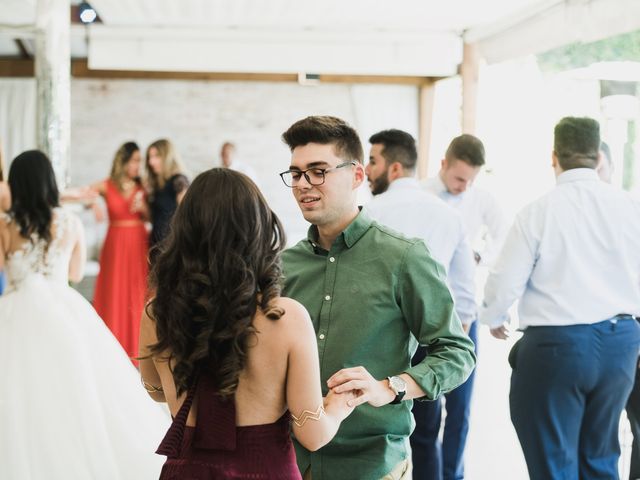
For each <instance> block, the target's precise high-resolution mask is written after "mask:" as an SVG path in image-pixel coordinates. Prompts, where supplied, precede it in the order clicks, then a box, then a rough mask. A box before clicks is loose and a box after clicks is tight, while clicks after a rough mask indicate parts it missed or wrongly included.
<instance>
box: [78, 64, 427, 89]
mask: <svg viewBox="0 0 640 480" xmlns="http://www.w3.org/2000/svg"><path fill="white" fill-rule="evenodd" d="M71 74H72V75H73V76H74V77H77V78H123V79H125V78H130V79H156V80H157V79H165V80H212V81H239V82H242V81H257V82H297V81H298V74H297V73H233V72H151V71H142V70H91V69H90V68H89V66H88V64H87V61H86V60H74V61H73V62H72V64H71ZM319 81H320V83H387V84H395V85H426V84H429V83H431V82H432V81H433V80H432V79H431V78H428V77H405V76H400V75H397V76H388V75H385V76H383V75H325V74H321V75H320V78H319Z"/></svg>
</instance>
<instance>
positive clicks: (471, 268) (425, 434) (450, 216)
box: [365, 130, 476, 480]
mask: <svg viewBox="0 0 640 480" xmlns="http://www.w3.org/2000/svg"><path fill="white" fill-rule="evenodd" d="M369 142H370V143H371V150H370V153H369V163H368V165H367V168H366V170H365V172H366V174H367V178H368V180H369V186H370V188H371V192H372V193H373V195H374V196H375V197H374V198H373V200H372V201H371V202H369V204H368V205H367V206H366V207H365V210H366V211H367V213H368V214H369V215H370V216H371V217H372V218H373V219H374V220H376V221H378V223H381V224H383V225H387V226H389V227H391V228H393V229H394V230H397V231H398V232H400V233H402V234H404V235H406V236H408V237H416V238H421V239H423V240H424V242H425V244H426V245H427V247H428V248H429V250H430V252H431V254H432V255H433V257H434V258H435V259H436V260H437V261H438V262H439V263H441V264H442V266H443V267H444V268H445V270H446V271H447V280H448V282H449V287H450V288H451V291H452V294H453V298H454V300H455V305H456V313H457V314H458V316H459V317H460V320H461V322H462V324H463V327H464V328H465V331H468V330H469V327H470V325H471V323H472V322H473V321H474V320H475V318H476V304H475V295H474V291H475V286H474V272H475V263H474V258H473V251H472V250H471V247H470V245H469V242H468V240H467V236H466V231H465V228H464V224H463V222H462V217H461V216H460V214H459V213H458V212H457V211H456V210H455V209H454V208H452V207H450V206H448V205H447V204H446V203H445V202H443V201H442V200H440V199H439V198H437V197H435V196H434V195H431V194H430V193H428V192H425V191H424V189H422V187H421V186H420V182H419V181H418V180H417V179H416V178H415V167H416V162H417V157H418V156H417V151H416V144H415V140H414V139H413V137H412V136H411V135H409V134H408V133H406V132H403V131H401V130H385V131H382V132H379V133H376V134H375V135H373V136H372V137H371V138H370V139H369ZM425 355H428V347H424V346H422V347H420V348H419V349H418V352H417V353H416V356H415V357H414V362H416V363H417V362H420V361H421V360H422V359H423V358H424V357H425ZM472 375H473V374H472ZM454 392H456V391H455V390H454V391H453V392H450V393H448V394H446V398H447V421H448V422H451V418H453V417H452V416H450V415H449V407H450V406H451V405H450V402H449V398H450V396H451V395H454V394H455V393H454ZM413 414H414V417H415V420H416V429H415V430H414V432H413V434H412V435H411V450H412V457H413V458H412V461H413V478H414V479H421V480H422V479H433V480H438V479H442V478H443V477H442V460H441V455H440V450H441V447H440V445H439V443H440V441H439V439H438V432H439V430H440V424H441V422H442V406H441V401H440V400H436V401H434V402H427V401H424V402H422V401H419V402H414V406H413ZM462 448H464V446H463V447H462Z"/></svg>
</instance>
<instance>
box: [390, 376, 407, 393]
mask: <svg viewBox="0 0 640 480" xmlns="http://www.w3.org/2000/svg"><path fill="white" fill-rule="evenodd" d="M389 383H390V384H391V387H392V388H393V389H394V390H395V391H396V392H404V391H405V390H406V389H407V382H405V381H404V380H403V379H401V378H400V377H389Z"/></svg>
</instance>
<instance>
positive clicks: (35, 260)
mask: <svg viewBox="0 0 640 480" xmlns="http://www.w3.org/2000/svg"><path fill="white" fill-rule="evenodd" d="M53 212H54V214H53V228H52V231H53V234H54V235H53V238H52V239H51V243H50V244H49V247H48V248H47V245H46V242H45V241H44V240H43V239H41V238H38V236H37V235H36V234H34V235H32V236H31V239H30V240H28V241H25V242H24V243H23V244H22V246H21V247H20V248H19V249H18V250H15V251H13V252H11V253H9V255H8V256H7V258H6V262H5V270H6V274H7V292H10V291H12V290H16V289H18V288H20V285H21V284H22V283H23V282H24V281H26V280H27V279H28V278H29V277H31V276H33V275H40V276H44V277H45V278H46V279H48V280H50V281H55V282H60V283H63V284H66V283H67V282H68V280H69V261H70V259H71V252H72V250H73V242H71V241H70V237H72V236H73V235H72V234H73V226H74V217H73V214H72V213H70V212H66V211H65V210H64V209H62V208H56V209H54V211H53ZM5 219H6V220H7V221H8V223H9V224H11V223H12V222H14V220H13V219H12V218H11V217H10V216H5Z"/></svg>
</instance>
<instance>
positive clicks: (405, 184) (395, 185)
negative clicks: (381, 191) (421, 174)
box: [387, 177, 420, 191]
mask: <svg viewBox="0 0 640 480" xmlns="http://www.w3.org/2000/svg"><path fill="white" fill-rule="evenodd" d="M400 188H420V181H419V180H418V179H417V178H414V177H402V178H397V179H395V180H394V181H393V182H391V183H390V184H389V188H388V189H387V191H389V190H396V189H400Z"/></svg>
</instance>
